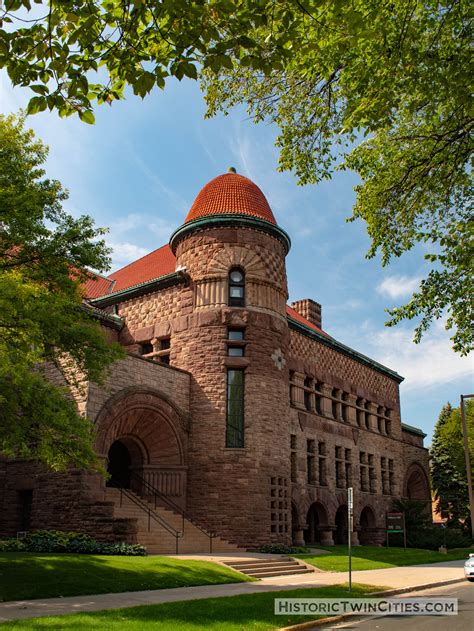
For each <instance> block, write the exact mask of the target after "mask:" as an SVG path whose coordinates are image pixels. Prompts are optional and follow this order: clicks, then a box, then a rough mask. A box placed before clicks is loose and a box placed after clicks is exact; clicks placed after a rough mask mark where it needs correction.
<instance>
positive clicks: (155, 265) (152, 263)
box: [106, 244, 176, 293]
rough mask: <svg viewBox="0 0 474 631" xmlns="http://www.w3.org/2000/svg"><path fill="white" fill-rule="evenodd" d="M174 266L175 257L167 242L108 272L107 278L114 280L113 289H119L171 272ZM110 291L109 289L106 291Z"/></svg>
mask: <svg viewBox="0 0 474 631" xmlns="http://www.w3.org/2000/svg"><path fill="white" fill-rule="evenodd" d="M175 268H176V257H175V255H174V254H173V252H172V251H171V248H170V246H169V245H168V244H166V245H163V246H162V247H161V248H158V249H157V250H153V252H150V254H146V255H145V256H142V258H141V259H138V260H137V261H133V262H132V263H129V264H128V265H125V267H122V268H121V269H119V270H117V271H116V272H114V273H113V274H110V276H109V278H110V279H112V280H113V281H115V285H114V288H113V291H114V292H115V291H121V290H122V289H127V288H128V287H133V286H134V285H139V284H140V283H144V282H146V281H149V280H152V279H155V278H159V277H160V276H165V275H166V274H171V273H172V272H174V271H175ZM106 293H110V291H108V292H106Z"/></svg>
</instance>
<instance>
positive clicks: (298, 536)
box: [293, 525, 306, 546]
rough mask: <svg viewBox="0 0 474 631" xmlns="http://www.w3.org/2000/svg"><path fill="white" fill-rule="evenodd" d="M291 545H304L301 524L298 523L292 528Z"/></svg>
mask: <svg viewBox="0 0 474 631" xmlns="http://www.w3.org/2000/svg"><path fill="white" fill-rule="evenodd" d="M293 545H295V546H304V545H306V543H305V540H304V530H303V528H302V526H300V525H298V526H297V528H296V529H295V530H293Z"/></svg>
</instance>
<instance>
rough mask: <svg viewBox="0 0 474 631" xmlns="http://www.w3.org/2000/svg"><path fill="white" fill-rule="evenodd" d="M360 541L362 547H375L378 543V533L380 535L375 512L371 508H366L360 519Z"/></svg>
mask: <svg viewBox="0 0 474 631" xmlns="http://www.w3.org/2000/svg"><path fill="white" fill-rule="evenodd" d="M359 525H360V530H359V541H360V543H361V545H363V546H364V545H365V546H368V545H375V544H376V543H377V542H378V539H377V538H376V533H378V529H377V527H376V520H375V514H374V511H373V510H372V509H371V508H370V506H365V507H364V508H363V509H362V511H361V513H360V519H359Z"/></svg>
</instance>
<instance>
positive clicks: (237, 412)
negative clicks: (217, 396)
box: [226, 370, 244, 447]
mask: <svg viewBox="0 0 474 631" xmlns="http://www.w3.org/2000/svg"><path fill="white" fill-rule="evenodd" d="M243 446H244V371H243V370H228V371H227V431H226V447H243Z"/></svg>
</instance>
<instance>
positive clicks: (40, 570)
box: [0, 552, 251, 600]
mask: <svg viewBox="0 0 474 631" xmlns="http://www.w3.org/2000/svg"><path fill="white" fill-rule="evenodd" d="M245 580H251V579H247V578H246V577H244V576H243V575H242V574H239V573H237V572H234V571H233V570H231V569H230V568H226V567H224V566H222V565H218V564H216V563H210V562H207V561H187V560H178V559H171V558H167V557H157V556H150V557H123V556H99V555H89V554H28V553H24V552H4V553H2V554H0V600H20V599H23V598H49V597H54V596H80V595H83V594H105V593H107V592H114V593H116V592H128V591H140V590H144V589H163V588H168V587H183V586H187V585H214V584H219V583H241V582H242V581H245Z"/></svg>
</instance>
